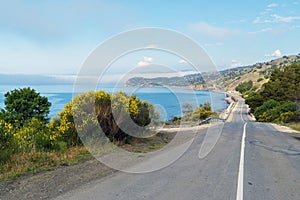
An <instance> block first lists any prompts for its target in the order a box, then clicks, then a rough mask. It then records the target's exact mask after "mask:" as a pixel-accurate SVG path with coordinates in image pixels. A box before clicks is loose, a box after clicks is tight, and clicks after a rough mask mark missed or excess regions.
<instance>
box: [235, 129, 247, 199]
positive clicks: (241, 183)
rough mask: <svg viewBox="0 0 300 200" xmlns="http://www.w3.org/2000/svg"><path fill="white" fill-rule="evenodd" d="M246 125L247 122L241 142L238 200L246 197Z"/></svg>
mask: <svg viewBox="0 0 300 200" xmlns="http://www.w3.org/2000/svg"><path fill="white" fill-rule="evenodd" d="M246 126H247V123H245V124H244V130H243V136H242V142H241V155H240V165H239V174H238V184H237V193H236V200H243V198H244V161H245V140H246Z"/></svg>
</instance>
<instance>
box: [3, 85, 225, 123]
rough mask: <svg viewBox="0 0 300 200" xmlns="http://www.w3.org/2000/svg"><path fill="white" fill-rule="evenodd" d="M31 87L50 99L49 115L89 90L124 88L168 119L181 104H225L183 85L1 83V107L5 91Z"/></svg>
mask: <svg viewBox="0 0 300 200" xmlns="http://www.w3.org/2000/svg"><path fill="white" fill-rule="evenodd" d="M24 87H30V88H33V89H35V90H36V91H37V92H39V93H40V94H41V95H42V96H46V97H47V98H48V100H49V101H50V102H51V104H52V105H51V108H50V114H49V117H53V116H55V115H57V114H58V113H59V112H60V111H61V110H62V109H63V108H64V105H65V104H66V103H68V102H70V101H71V100H72V98H73V96H75V95H78V94H79V93H84V92H88V91H90V90H95V91H96V90H104V91H106V92H110V93H116V92H118V91H124V92H126V93H127V94H129V95H132V94H136V96H137V97H138V98H140V99H142V100H145V101H147V102H151V103H152V104H153V105H154V106H155V108H156V109H157V110H158V111H159V112H160V119H161V120H163V121H168V120H171V119H172V118H173V117H174V116H182V105H183V104H184V103H190V104H192V105H193V106H194V108H196V107H197V106H199V104H204V103H206V102H208V103H210V104H211V106H212V110H214V111H221V110H223V109H225V108H226V107H227V106H228V104H227V103H226V102H225V101H224V98H225V94H224V93H221V92H212V91H207V90H201V91H199V90H187V89H182V88H165V87H115V86H110V85H105V86H98V87H97V88H88V87H86V88H85V87H81V88H80V90H77V89H76V92H74V86H73V85H0V108H4V94H5V93H6V92H8V91H11V90H13V89H17V88H24Z"/></svg>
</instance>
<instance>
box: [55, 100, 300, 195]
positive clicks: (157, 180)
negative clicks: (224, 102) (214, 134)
mask: <svg viewBox="0 0 300 200" xmlns="http://www.w3.org/2000/svg"><path fill="white" fill-rule="evenodd" d="M232 115H233V116H232V121H231V122H228V123H225V124H224V127H223V131H222V134H221V136H220V138H219V140H218V142H217V144H216V145H215V146H214V148H213V150H212V151H211V152H210V153H209V154H208V155H207V156H206V157H205V158H203V159H199V158H198V154H199V149H200V147H201V144H202V142H203V140H204V138H205V133H206V130H202V131H200V132H199V133H198V136H197V138H196V139H195V140H194V142H193V144H192V145H191V146H190V148H189V149H188V151H187V152H186V153H185V154H184V155H183V156H182V157H181V158H180V159H178V160H177V161H176V162H174V163H173V164H172V165H170V166H168V167H166V168H163V169H161V170H158V171H155V172H150V173H144V174H128V173H122V172H118V173H116V174H114V175H112V176H108V177H106V178H104V179H101V180H98V181H94V182H91V183H89V184H87V185H84V186H83V187H81V188H79V189H76V190H74V191H70V192H68V193H66V194H64V195H62V196H60V197H58V198H57V199H63V200H67V199H84V200H87V199H100V200H112V199H113V200H119V199H124V200H140V199H151V200H152V199H155V200H168V199H171V200H177V199H187V200H189V199H204V200H207V199H218V200H225V199H239V200H241V199H247V200H248V199H255V200H263V199H270V200H276V199H280V200H288V199H291V200H299V199H300V141H298V140H296V139H294V138H292V137H290V136H288V135H286V134H284V133H281V132H279V131H277V130H276V129H274V128H273V127H272V126H271V125H269V124H262V123H257V122H254V121H252V120H251V118H250V117H249V116H248V114H247V106H246V105H245V103H244V101H243V100H242V99H241V100H240V101H239V103H238V104H237V107H236V109H235V110H234V111H233V113H232ZM183 134H184V132H183Z"/></svg>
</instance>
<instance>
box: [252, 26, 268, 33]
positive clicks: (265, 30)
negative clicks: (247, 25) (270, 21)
mask: <svg viewBox="0 0 300 200" xmlns="http://www.w3.org/2000/svg"><path fill="white" fill-rule="evenodd" d="M272 30H273V29H272V28H270V27H268V28H263V29H261V30H259V31H253V32H249V33H250V34H257V33H266V32H270V31H272Z"/></svg>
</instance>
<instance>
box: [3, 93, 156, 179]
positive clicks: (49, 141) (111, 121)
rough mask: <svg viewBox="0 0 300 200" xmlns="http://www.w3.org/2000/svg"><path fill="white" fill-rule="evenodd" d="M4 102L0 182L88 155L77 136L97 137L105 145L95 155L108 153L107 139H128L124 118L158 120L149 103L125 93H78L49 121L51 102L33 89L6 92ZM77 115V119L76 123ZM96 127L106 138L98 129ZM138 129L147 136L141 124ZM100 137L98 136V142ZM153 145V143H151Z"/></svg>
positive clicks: (142, 121)
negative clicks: (100, 131) (99, 128)
mask: <svg viewBox="0 0 300 200" xmlns="http://www.w3.org/2000/svg"><path fill="white" fill-rule="evenodd" d="M4 104H5V107H4V109H2V110H1V112H0V180H5V179H9V178H13V177H17V176H19V175H22V174H24V173H28V172H31V173H35V172H38V171H43V170H50V169H53V168H54V167H55V166H58V165H70V164H74V163H78V162H80V161H82V160H86V159H89V158H91V155H90V154H89V152H88V151H87V150H86V148H85V147H84V146H83V142H82V140H81V139H83V140H85V142H87V141H93V140H94V139H95V141H97V142H99V141H100V142H102V144H101V146H102V147H103V149H98V153H100V154H101V153H107V152H110V151H112V150H113V149H111V148H106V143H108V142H113V143H115V144H117V145H125V144H130V143H131V142H132V136H130V135H128V134H127V133H126V131H124V129H125V130H130V128H131V127H128V125H127V122H128V121H127V119H128V117H130V118H131V119H132V121H134V122H135V123H136V124H138V125H139V126H140V127H145V126H146V125H148V124H150V123H155V120H154V121H153V119H158V118H159V116H158V114H157V112H155V110H154V108H153V106H152V105H151V104H149V103H147V102H145V101H142V100H140V99H138V98H137V97H136V96H135V95H133V96H128V95H126V94H125V93H123V92H119V93H117V94H110V93H107V92H104V91H98V92H93V91H91V92H88V93H85V94H80V95H78V96H76V97H74V98H73V100H72V101H71V102H69V103H68V104H66V105H65V107H64V109H63V110H62V111H61V112H60V113H59V114H58V115H57V116H55V117H54V118H53V119H51V120H50V119H49V117H48V114H49V111H50V106H51V103H50V102H49V101H48V99H47V98H46V97H43V96H41V95H40V94H39V93H38V92H36V91H35V90H34V89H31V88H22V89H15V90H13V91H10V92H8V93H6V94H5V100H4ZM78 115H79V116H78ZM93 116H96V117H93ZM76 117H77V118H78V117H80V120H78V121H77V123H76V125H75V119H76ZM150 117H151V119H152V120H151V119H150ZM99 125H100V126H101V128H102V130H103V133H104V135H105V136H106V137H102V136H101V134H100V133H99V131H98V129H97V127H99ZM120 127H122V130H121V128H120ZM77 130H79V131H80V133H81V135H80V136H81V137H79V134H78V132H77ZM138 131H140V133H138V134H148V132H147V131H145V130H144V129H143V128H141V130H138ZM100 136H101V137H102V140H98V139H99V137H100ZM107 138H108V139H107ZM151 145H152V147H151V148H154V147H156V146H155V145H156V144H155V143H153V144H151Z"/></svg>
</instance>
